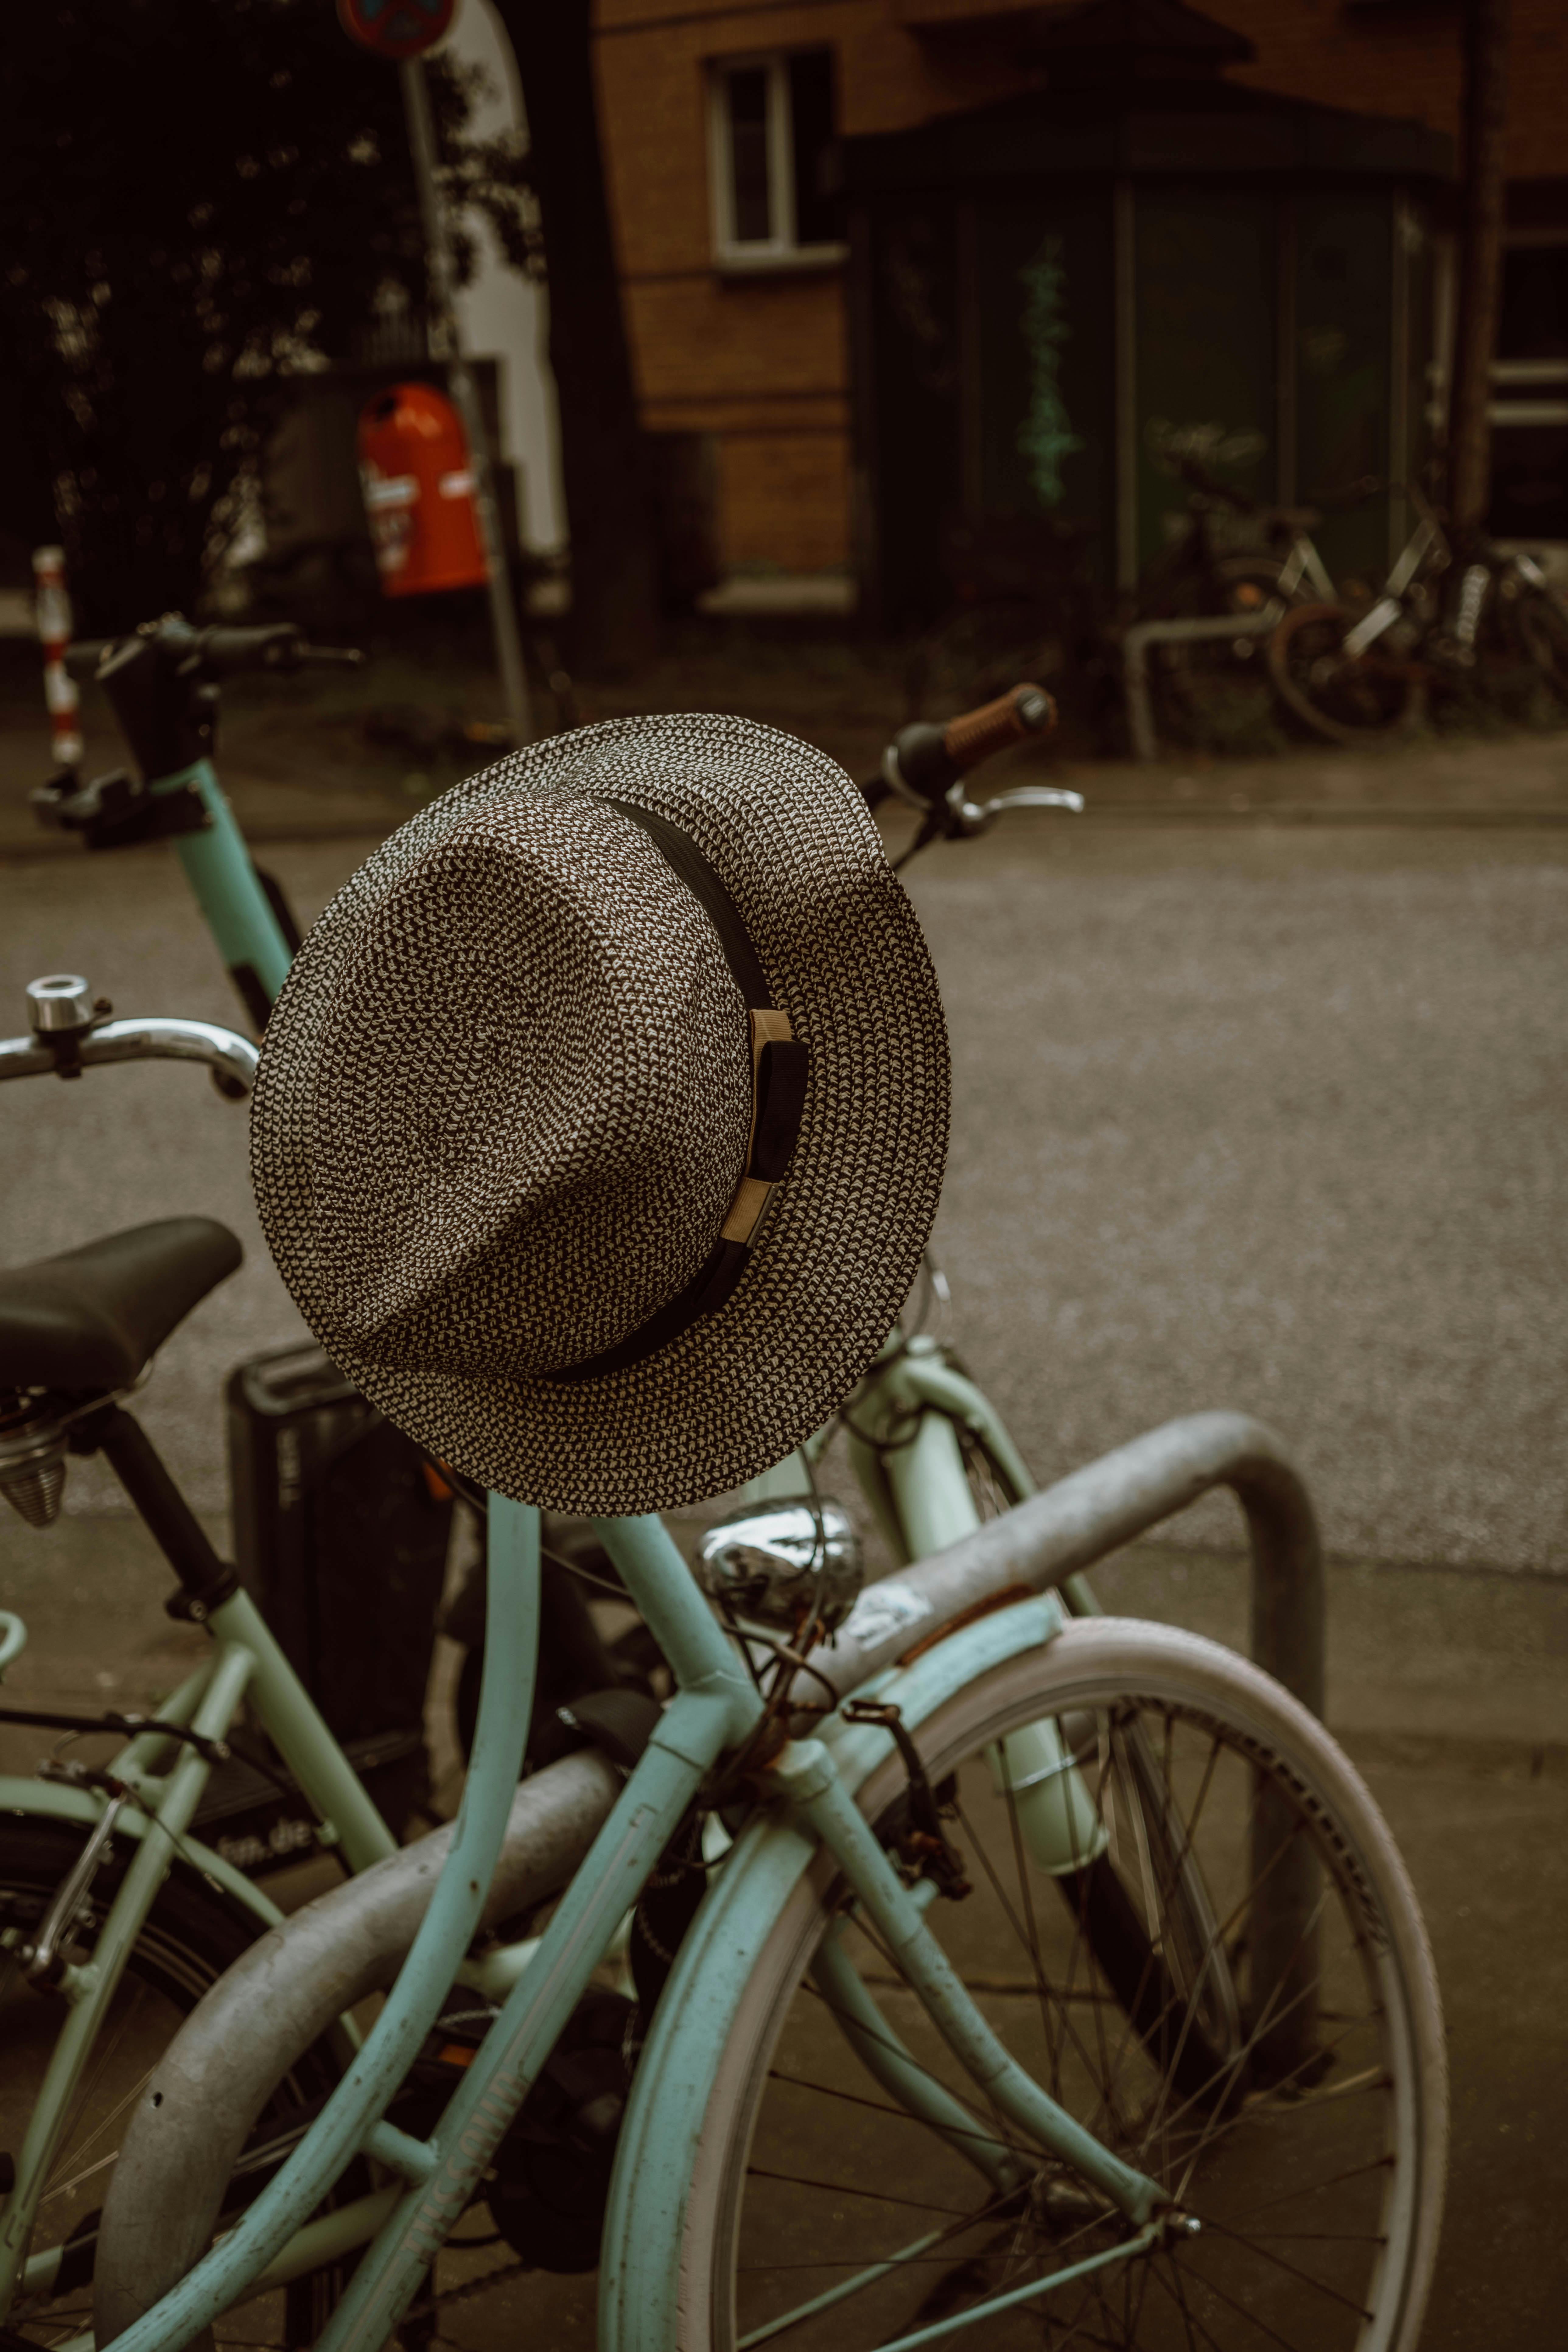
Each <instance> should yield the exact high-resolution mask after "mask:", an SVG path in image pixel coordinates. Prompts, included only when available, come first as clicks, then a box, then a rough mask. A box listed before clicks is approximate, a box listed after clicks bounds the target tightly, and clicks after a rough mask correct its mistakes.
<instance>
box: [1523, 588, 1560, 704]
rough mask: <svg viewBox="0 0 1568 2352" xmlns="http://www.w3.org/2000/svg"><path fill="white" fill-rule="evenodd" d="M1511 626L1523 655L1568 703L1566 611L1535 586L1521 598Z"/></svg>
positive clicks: (1555, 692)
mask: <svg viewBox="0 0 1568 2352" xmlns="http://www.w3.org/2000/svg"><path fill="white" fill-rule="evenodd" d="M1514 627H1515V629H1516V630H1517V632H1518V635H1519V641H1520V644H1521V647H1522V648H1523V650H1524V652H1525V654H1526V655H1527V656H1528V657H1529V659H1530V660H1531V662H1532V663H1533V665H1534V667H1535V668H1536V669H1537V670H1538V671H1539V672H1540V674H1541V676H1542V677H1543V678H1544V679H1545V680H1546V683H1547V685H1548V686H1549V687H1550V688H1552V692H1553V694H1555V695H1556V696H1557V697H1558V698H1559V699H1560V700H1562V701H1564V702H1568V613H1564V612H1563V608H1562V606H1561V605H1560V604H1558V603H1557V601H1556V599H1555V598H1554V597H1552V596H1548V595H1545V594H1543V593H1542V591H1541V590H1540V589H1539V588H1538V589H1535V590H1534V591H1533V592H1531V593H1526V594H1525V595H1523V596H1521V598H1520V601H1519V604H1518V605H1517V607H1516V609H1515V613H1514Z"/></svg>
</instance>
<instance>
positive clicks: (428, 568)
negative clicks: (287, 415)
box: [359, 383, 489, 596]
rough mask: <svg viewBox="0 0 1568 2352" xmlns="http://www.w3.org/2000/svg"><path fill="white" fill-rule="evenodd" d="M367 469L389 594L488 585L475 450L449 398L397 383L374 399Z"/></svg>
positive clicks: (366, 424) (370, 509) (364, 476)
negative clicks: (470, 448) (470, 453)
mask: <svg viewBox="0 0 1568 2352" xmlns="http://www.w3.org/2000/svg"><path fill="white" fill-rule="evenodd" d="M359 465H360V480H361V482H362V483H363V487H364V507H365V513H366V515H367V517H368V518H369V521H370V535H371V539H372V541H373V543H374V548H375V560H376V563H377V565H378V566H379V568H380V572H381V588H382V593H383V595H384V596H426V595H429V594H430V593H433V592H434V591H435V590H437V589H438V588H482V587H483V586H484V583H485V581H486V579H487V577H488V576H489V575H488V574H487V572H486V570H485V551H484V542H483V541H482V540H481V538H480V536H479V515H478V512H477V510H476V509H475V506H474V476H473V468H472V467H471V465H470V463H469V458H468V441H467V439H466V437H465V436H464V433H463V426H462V421H461V419H460V418H459V416H458V412H457V410H456V409H455V408H454V407H453V405H452V404H451V402H450V401H449V400H448V399H447V398H446V396H445V394H442V393H439V392H436V391H433V390H432V388H431V386H430V385H429V384H427V383H395V384H394V385H393V386H392V388H391V390H390V391H388V392H382V393H378V394H376V396H375V398H374V400H372V401H369V402H367V403H366V404H365V406H364V408H363V410H362V411H361V413H360V420H359Z"/></svg>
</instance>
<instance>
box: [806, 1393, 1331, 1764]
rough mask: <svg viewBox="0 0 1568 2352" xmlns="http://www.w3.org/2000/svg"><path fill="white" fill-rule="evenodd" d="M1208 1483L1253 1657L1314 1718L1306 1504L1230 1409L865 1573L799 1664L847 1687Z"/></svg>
mask: <svg viewBox="0 0 1568 2352" xmlns="http://www.w3.org/2000/svg"><path fill="white" fill-rule="evenodd" d="M1215 1486H1228V1487H1229V1488H1230V1489H1231V1491H1232V1493H1233V1494H1234V1495H1235V1496H1236V1498H1237V1501H1238V1502H1239V1504H1240V1505H1241V1507H1242V1510H1243V1512H1244V1513H1245V1515H1246V1518H1247V1538H1248V1541H1249V1545H1250V1548H1251V1554H1252V1655H1253V1658H1254V1660H1255V1661H1256V1663H1257V1664H1258V1665H1259V1666H1261V1667H1262V1668H1263V1670H1264V1672H1265V1673H1266V1674H1269V1675H1273V1676H1274V1678H1275V1680H1276V1681H1277V1682H1280V1683H1283V1684H1284V1685H1285V1688H1286V1689H1287V1690H1288V1691H1289V1692H1291V1693H1292V1694H1293V1696H1295V1697H1297V1698H1299V1699H1300V1701H1301V1704H1302V1705H1303V1706H1307V1707H1310V1709H1311V1711H1312V1713H1313V1714H1314V1715H1316V1716H1320V1717H1321V1714H1322V1712H1323V1651H1324V1639H1325V1626H1326V1603H1325V1594H1324V1585H1323V1556H1322V1547H1321V1543H1320V1541H1319V1537H1318V1524H1317V1517H1316V1514H1315V1513H1314V1511H1313V1509H1312V1504H1311V1498H1310V1496H1309V1494H1308V1492H1307V1486H1306V1482H1305V1480H1304V1479H1303V1478H1302V1476H1301V1473H1300V1470H1299V1469H1298V1468H1297V1466H1296V1465H1295V1463H1294V1462H1293V1461H1292V1459H1291V1457H1290V1454H1289V1451H1288V1449H1287V1447H1286V1446H1285V1444H1284V1443H1283V1441H1282V1440H1281V1439H1279V1437H1277V1436H1276V1435H1275V1433H1274V1432H1273V1431H1272V1430H1271V1429H1268V1428H1266V1427H1265V1425H1264V1423H1262V1422H1260V1421H1254V1420H1253V1419H1252V1418H1251V1416H1250V1415H1249V1414H1247V1413H1240V1412H1196V1413H1189V1414H1186V1415H1185V1416H1184V1418H1183V1419H1181V1420H1179V1421H1168V1422H1165V1423H1163V1424H1162V1426H1161V1427H1160V1428H1158V1429H1152V1430H1149V1431H1148V1432H1147V1433H1145V1434H1144V1435H1143V1436H1142V1437H1135V1438H1133V1440H1132V1441H1131V1444H1127V1445H1119V1446H1118V1447H1117V1448H1116V1449H1115V1451H1114V1452H1113V1453H1110V1454H1101V1456H1100V1459H1099V1460H1098V1461H1097V1462H1091V1463H1089V1465H1087V1467H1085V1468H1084V1469H1082V1470H1075V1471H1073V1472H1071V1473H1070V1474H1069V1475H1068V1476H1067V1477H1066V1478H1061V1479H1058V1482H1057V1484H1056V1485H1055V1486H1047V1488H1046V1490H1045V1492H1044V1493H1043V1494H1039V1495H1032V1496H1030V1497H1029V1499H1028V1500H1027V1501H1026V1502H1024V1503H1019V1504H1018V1505H1016V1507H1015V1508H1014V1509H1012V1510H1010V1511H1007V1512H1005V1513H1004V1514H1003V1516H1002V1517H1000V1518H995V1519H991V1520H988V1521H987V1523H986V1524H985V1526H984V1527H982V1528H976V1530H975V1531H974V1533H973V1535H967V1536H964V1537H963V1538H961V1539H960V1541H959V1542H957V1543H955V1544H950V1545H949V1546H948V1548H947V1549H946V1550H945V1551H939V1552H933V1553H931V1556H930V1557H929V1558H928V1559H922V1560H919V1561H917V1562H916V1563H915V1564H914V1566H913V1567H910V1568H906V1569H900V1570H899V1571H898V1573H897V1574H896V1575H894V1576H889V1577H884V1578H882V1580H880V1582H879V1583H877V1584H870V1585H868V1586H867V1587H866V1590H865V1591H864V1592H863V1593H862V1594H861V1596H860V1599H859V1601H858V1603H857V1604H856V1607H855V1610H854V1611H853V1612H852V1613H851V1615H850V1617H849V1618H848V1620H847V1622H846V1623H845V1624H844V1625H842V1626H841V1627H840V1628H839V1631H838V1636H837V1643H835V1644H834V1645H832V1646H829V1645H828V1644H826V1643H823V1644H822V1645H820V1646H819V1647H818V1648H817V1649H816V1650H815V1651H814V1652H813V1653H812V1656H811V1660H810V1663H811V1664H812V1666H814V1667H816V1669H818V1670H819V1671H820V1672H821V1673H822V1674H823V1675H826V1677H827V1678H828V1680H829V1681H830V1682H832V1683H833V1684H834V1685H835V1686H836V1687H837V1689H838V1690H839V1691H841V1692H848V1691H851V1690H853V1689H854V1688H855V1687H856V1686H857V1685H858V1684H860V1683H863V1682H865V1681H866V1680H867V1679H868V1677H869V1676H870V1675H874V1674H879V1673H880V1672H881V1670H882V1669H883V1667H885V1666H889V1665H891V1664H894V1663H895V1661H896V1660H897V1659H899V1658H900V1657H902V1656H903V1655H904V1654H906V1653H907V1652H908V1651H909V1650H910V1649H912V1648H914V1647H915V1646H917V1645H918V1644H923V1643H926V1642H928V1641H930V1640H931V1637H932V1636H933V1635H934V1634H937V1633H940V1632H941V1631H942V1627H943V1626H944V1625H947V1624H950V1623H952V1622H953V1620H954V1619H956V1618H960V1617H963V1616H964V1615H965V1614H966V1613H968V1612H971V1611H973V1610H975V1609H977V1608H979V1607H981V1606H983V1605H984V1602H986V1601H990V1600H994V1598H995V1596H996V1595H997V1594H998V1593H1001V1592H1005V1591H1007V1590H1008V1588H1009V1587H1012V1586H1017V1585H1026V1586H1028V1587H1029V1588H1030V1589H1031V1590H1032V1591H1037V1592H1043V1591H1046V1590H1047V1588H1048V1587H1050V1586H1053V1585H1060V1584H1062V1583H1064V1582H1066V1580H1068V1578H1070V1577H1074V1576H1077V1575H1078V1574H1079V1573H1080V1572H1081V1571H1082V1570H1085V1569H1088V1568H1092V1567H1093V1565H1094V1563H1095V1561H1096V1560H1100V1559H1105V1558H1106V1557H1107V1555H1108V1554H1109V1553H1110V1552H1113V1551H1117V1550H1119V1549H1121V1546H1122V1545H1123V1544H1127V1543H1131V1542H1132V1541H1133V1540H1134V1539H1135V1538H1137V1537H1139V1536H1142V1535H1146V1534H1147V1533H1148V1532H1149V1530H1150V1529H1151V1528H1156V1527H1159V1526H1160V1525H1161V1524H1162V1523H1163V1521H1164V1520H1166V1519H1169V1518H1171V1517H1173V1516H1174V1515H1175V1514H1176V1513H1177V1512H1178V1511H1184V1510H1185V1509H1186V1508H1187V1507H1188V1506H1189V1505H1190V1504H1193V1503H1195V1502H1196V1501H1197V1500H1198V1498H1199V1496H1202V1495H1206V1494H1207V1493H1209V1492H1210V1490H1211V1489H1212V1488H1214V1487H1215ZM813 1680H814V1678H813V1677H810V1676H807V1675H804V1674H803V1675H801V1676H800V1677H799V1678H798V1680H797V1681H796V1683H795V1695H796V1696H797V1697H798V1698H799V1699H800V1700H802V1701H803V1702H808V1701H809V1700H810V1699H811V1697H812V1696H813V1688H812V1684H813ZM815 1695H816V1696H817V1697H820V1696H821V1690H820V1685H817V1686H816V1694H815ZM809 1720H810V1718H809V1717H803V1718H802V1721H803V1724H804V1723H806V1722H809Z"/></svg>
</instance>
